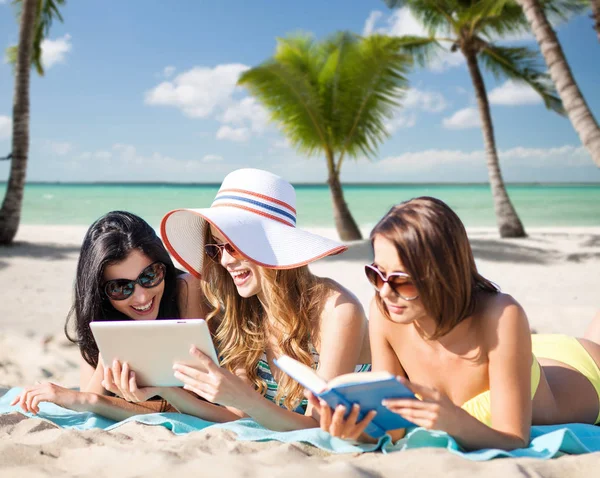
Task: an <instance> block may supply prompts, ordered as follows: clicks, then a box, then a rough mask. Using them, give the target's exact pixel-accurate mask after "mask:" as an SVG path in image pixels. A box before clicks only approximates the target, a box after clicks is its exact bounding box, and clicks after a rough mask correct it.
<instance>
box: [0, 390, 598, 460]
mask: <svg viewBox="0 0 600 478" xmlns="http://www.w3.org/2000/svg"><path fill="white" fill-rule="evenodd" d="M20 391H21V389H20V388H13V389H11V390H9V391H8V392H7V393H6V394H5V395H4V396H3V397H0V414H4V413H11V412H21V413H22V411H21V409H20V408H18V407H11V406H10V405H9V404H10V402H11V401H12V399H13V398H14V397H15V396H16V395H18V394H19V392H20ZM25 415H27V416H33V415H31V414H25ZM37 417H38V418H42V419H46V420H49V421H51V422H53V423H55V424H57V425H58V426H60V427H63V428H75V429H78V430H88V429H90V428H102V429H105V430H113V429H115V428H117V427H119V426H121V425H123V424H125V423H128V422H138V423H143V424H146V425H160V426H163V427H165V428H167V429H169V430H171V431H172V432H173V433H174V434H176V435H182V434H185V433H190V432H195V431H199V430H204V429H207V428H210V429H219V428H220V429H225V430H230V431H232V432H234V433H235V434H236V435H237V438H238V440H241V441H271V440H275V441H279V442H284V443H294V442H296V443H298V442H303V443H309V444H311V445H314V446H316V447H318V448H320V449H322V450H326V451H329V452H330V453H362V452H369V451H375V450H380V451H382V452H383V453H390V452H395V451H401V450H408V449H413V448H427V447H428V448H445V449H447V450H448V451H449V452H451V453H453V454H456V455H460V456H462V457H464V458H467V459H469V460H473V461H485V460H490V459H492V458H499V457H530V458H541V459H548V458H553V457H558V456H561V455H563V454H574V455H578V454H583V453H590V452H600V427H598V426H594V425H584V424H580V423H573V424H568V425H554V426H535V427H532V429H531V443H530V444H529V447H528V448H522V449H518V450H512V451H504V450H495V449H484V450H477V451H469V452H467V451H464V450H462V449H461V448H460V447H459V446H458V444H457V443H456V441H455V440H454V439H453V438H452V437H451V436H450V435H448V434H447V433H445V432H440V431H435V430H425V429H423V428H415V429H413V430H411V431H410V432H409V433H408V434H407V436H406V437H405V438H403V439H402V440H399V441H398V442H397V443H395V444H394V443H392V442H391V439H390V438H389V436H387V435H385V436H384V437H382V438H381V439H380V440H379V442H378V443H377V444H360V445H354V444H352V443H349V442H347V441H345V440H340V439H338V438H335V437H332V436H330V435H329V434H328V433H325V432H323V431H321V430H320V429H318V428H313V429H309V430H297V431H291V432H275V431H272V430H267V429H265V428H263V427H262V426H260V425H259V424H258V423H256V422H255V421H254V420H251V419H247V418H246V419H242V420H236V421H235V422H229V423H212V422H207V421H205V420H202V419H200V418H196V417H193V416H190V415H184V414H180V413H151V414H147V415H137V416H134V417H131V418H128V419H127V420H123V421H121V422H115V421H114V420H109V419H108V418H104V417H102V416H100V415H96V414H94V413H89V412H74V411H72V410H67V409H65V408H62V407H59V406H57V405H54V404H52V403H42V404H40V413H39V414H38V415H37Z"/></svg>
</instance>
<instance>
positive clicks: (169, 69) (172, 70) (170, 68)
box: [163, 66, 176, 78]
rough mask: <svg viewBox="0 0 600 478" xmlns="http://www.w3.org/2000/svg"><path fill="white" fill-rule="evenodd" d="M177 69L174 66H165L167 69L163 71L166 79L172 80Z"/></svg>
mask: <svg viewBox="0 0 600 478" xmlns="http://www.w3.org/2000/svg"><path fill="white" fill-rule="evenodd" d="M175 69H176V68H175V67H174V66H165V69H164V70H163V75H164V77H165V78H171V77H172V76H173V73H175Z"/></svg>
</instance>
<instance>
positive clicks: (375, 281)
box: [365, 264, 419, 300]
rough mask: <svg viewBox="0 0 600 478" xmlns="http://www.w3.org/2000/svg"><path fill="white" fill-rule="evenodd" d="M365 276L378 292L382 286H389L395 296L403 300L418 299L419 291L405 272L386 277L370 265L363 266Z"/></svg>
mask: <svg viewBox="0 0 600 478" xmlns="http://www.w3.org/2000/svg"><path fill="white" fill-rule="evenodd" d="M365 274H366V275H367V279H368V280H369V282H370V283H371V285H372V286H373V287H374V288H375V290H376V291H377V292H380V291H381V289H382V288H383V285H384V284H387V285H389V286H390V289H392V291H394V293H395V294H396V295H398V296H399V297H401V298H402V299H404V300H415V299H418V298H419V291H418V290H417V287H416V286H415V284H414V282H413V281H412V279H411V278H410V276H409V275H408V274H406V273H405V272H392V273H391V274H388V276H387V277H384V275H383V274H382V273H381V271H380V270H379V269H377V267H375V266H374V265H372V264H367V265H366V266H365Z"/></svg>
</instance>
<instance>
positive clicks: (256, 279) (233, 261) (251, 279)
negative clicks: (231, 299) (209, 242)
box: [210, 226, 262, 298]
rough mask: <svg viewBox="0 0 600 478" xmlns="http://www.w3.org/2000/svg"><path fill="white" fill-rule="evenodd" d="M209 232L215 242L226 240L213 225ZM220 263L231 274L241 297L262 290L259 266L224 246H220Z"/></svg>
mask: <svg viewBox="0 0 600 478" xmlns="http://www.w3.org/2000/svg"><path fill="white" fill-rule="evenodd" d="M210 232H211V234H212V237H213V241H214V243H215V244H225V243H227V242H228V241H227V240H226V239H225V238H224V237H223V235H222V234H221V233H220V232H219V231H218V230H217V229H216V228H215V227H213V226H211V227H210ZM220 264H221V265H222V266H223V267H224V268H225V269H226V270H227V272H228V273H229V275H231V278H232V280H233V283H234V284H235V287H236V289H237V291H238V294H239V295H240V296H241V297H244V298H248V297H252V296H255V295H257V294H260V293H261V292H262V285H261V272H260V266H258V265H257V264H254V263H253V262H251V261H248V260H246V259H245V258H244V257H243V256H242V255H237V254H234V255H231V254H230V253H229V252H227V250H226V249H225V248H224V247H223V248H221V258H220Z"/></svg>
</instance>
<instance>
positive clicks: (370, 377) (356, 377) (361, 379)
mask: <svg viewBox="0 0 600 478" xmlns="http://www.w3.org/2000/svg"><path fill="white" fill-rule="evenodd" d="M390 378H394V376H393V375H392V374H391V373H389V372H360V373H345V374H344V375H340V376H339V377H335V378H332V379H331V380H329V382H328V383H327V385H328V386H329V387H330V388H331V387H335V386H337V385H347V384H351V383H367V382H377V381H380V380H388V379H390Z"/></svg>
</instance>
